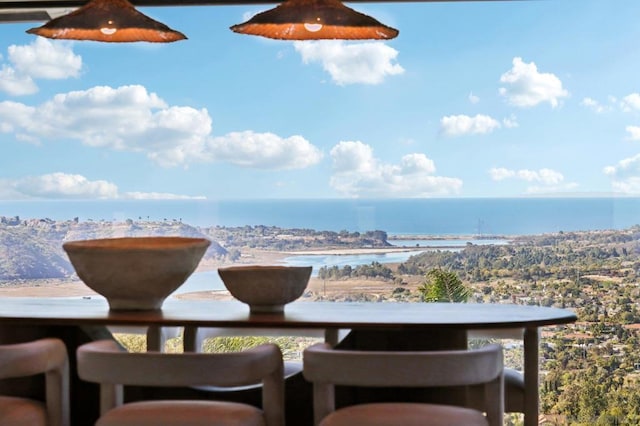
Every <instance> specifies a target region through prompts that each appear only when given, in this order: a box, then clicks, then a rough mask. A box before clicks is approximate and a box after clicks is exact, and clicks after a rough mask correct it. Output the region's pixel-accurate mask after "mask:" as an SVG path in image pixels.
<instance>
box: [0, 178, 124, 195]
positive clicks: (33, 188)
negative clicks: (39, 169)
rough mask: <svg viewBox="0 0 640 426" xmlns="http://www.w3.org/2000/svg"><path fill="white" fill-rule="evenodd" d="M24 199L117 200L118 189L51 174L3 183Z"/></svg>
mask: <svg viewBox="0 0 640 426" xmlns="http://www.w3.org/2000/svg"><path fill="white" fill-rule="evenodd" d="M2 186H3V187H5V188H7V187H10V188H11V189H13V190H14V192H15V193H16V194H19V195H22V196H23V197H24V198H117V196H118V187H117V186H116V185H114V184H113V183H110V182H107V181H105V180H95V181H90V180H88V179H87V178H85V177H84V176H82V175H74V174H67V173H51V174H46V175H40V176H28V177H24V178H21V179H16V180H11V181H6V180H5V181H3V182H2Z"/></svg>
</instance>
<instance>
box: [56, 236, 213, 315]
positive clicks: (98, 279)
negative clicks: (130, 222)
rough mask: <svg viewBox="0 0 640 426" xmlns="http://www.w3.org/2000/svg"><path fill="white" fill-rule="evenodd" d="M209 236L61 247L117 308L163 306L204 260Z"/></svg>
mask: <svg viewBox="0 0 640 426" xmlns="http://www.w3.org/2000/svg"><path fill="white" fill-rule="evenodd" d="M209 244H211V242H210V241H209V240H207V239H205V238H183V237H128V238H104V239H97V240H82V241H69V242H66V243H64V244H63V245H62V247H63V248H64V250H65V251H66V252H67V255H68V256H69V260H70V261H71V264H72V265H73V267H74V268H75V270H76V273H77V274H78V277H79V278H80V279H81V280H82V281H83V282H84V283H85V284H86V285H87V286H88V287H89V288H91V289H92V290H94V291H95V292H97V293H99V294H101V295H102V296H104V297H105V298H106V299H107V301H108V302H109V307H110V308H111V309H114V310H129V309H132V310H148V309H160V308H161V307H162V303H163V302H164V300H165V299H166V298H167V296H169V295H170V294H171V293H173V292H174V291H175V290H176V289H177V288H178V287H180V286H181V285H182V284H183V283H184V282H185V281H186V280H187V278H188V277H189V275H191V274H192V273H193V271H194V270H195V269H196V267H197V266H198V263H200V260H201V259H202V256H203V255H204V253H205V251H206V250H207V247H209Z"/></svg>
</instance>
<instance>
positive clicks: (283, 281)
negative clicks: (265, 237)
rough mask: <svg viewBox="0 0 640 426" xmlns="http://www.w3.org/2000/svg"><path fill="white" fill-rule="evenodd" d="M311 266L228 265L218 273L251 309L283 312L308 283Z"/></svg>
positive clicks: (257, 311) (262, 311) (252, 310)
mask: <svg viewBox="0 0 640 426" xmlns="http://www.w3.org/2000/svg"><path fill="white" fill-rule="evenodd" d="M311 270H312V267H311V266H253V265H252V266H229V267H226V268H218V274H219V275H220V278H221V279H222V282H223V283H224V285H225V287H226V288H227V290H229V293H231V295H232V296H233V297H235V298H236V299H238V300H239V301H241V302H244V303H246V304H248V305H249V308H250V310H251V313H264V312H276V313H277V312H283V311H284V305H286V304H287V303H290V302H293V301H294V300H296V299H297V298H299V297H300V296H302V293H303V292H304V290H305V289H306V288H307V284H309V278H310V277H311Z"/></svg>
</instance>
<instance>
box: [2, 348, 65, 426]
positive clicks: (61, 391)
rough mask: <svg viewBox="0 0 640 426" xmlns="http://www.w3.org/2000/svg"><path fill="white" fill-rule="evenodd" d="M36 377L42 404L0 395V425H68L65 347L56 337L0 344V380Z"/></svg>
mask: <svg viewBox="0 0 640 426" xmlns="http://www.w3.org/2000/svg"><path fill="white" fill-rule="evenodd" d="M37 375H42V376H43V377H44V382H45V383H44V386H45V389H44V390H45V392H44V393H45V395H44V401H38V400H35V399H31V398H26V397H18V396H8V395H2V396H0V425H2V426H68V425H69V422H70V417H69V416H70V412H69V359H68V357H67V349H66V346H65V344H64V343H63V342H62V341H61V340H59V339H56V338H42V339H38V340H33V341H30V342H25V343H15V344H3V345H0V379H13V378H19V377H31V376H37Z"/></svg>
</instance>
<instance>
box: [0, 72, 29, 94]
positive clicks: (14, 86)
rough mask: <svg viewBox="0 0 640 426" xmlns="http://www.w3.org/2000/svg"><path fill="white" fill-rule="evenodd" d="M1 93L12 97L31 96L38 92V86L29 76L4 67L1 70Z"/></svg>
mask: <svg viewBox="0 0 640 426" xmlns="http://www.w3.org/2000/svg"><path fill="white" fill-rule="evenodd" d="M0 91H3V92H5V93H7V94H9V95H11V96H23V95H31V94H33V93H36V92H37V91H38V86H36V84H35V83H34V82H33V79H32V78H31V77H29V76H28V75H22V74H20V73H17V72H16V70H15V69H13V68H11V67H8V66H6V65H3V66H2V68H0Z"/></svg>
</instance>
